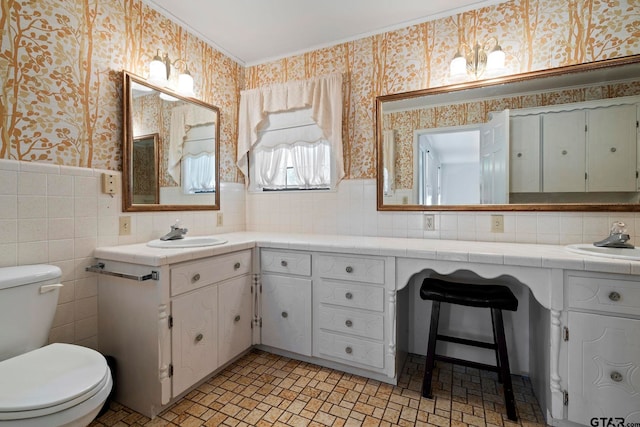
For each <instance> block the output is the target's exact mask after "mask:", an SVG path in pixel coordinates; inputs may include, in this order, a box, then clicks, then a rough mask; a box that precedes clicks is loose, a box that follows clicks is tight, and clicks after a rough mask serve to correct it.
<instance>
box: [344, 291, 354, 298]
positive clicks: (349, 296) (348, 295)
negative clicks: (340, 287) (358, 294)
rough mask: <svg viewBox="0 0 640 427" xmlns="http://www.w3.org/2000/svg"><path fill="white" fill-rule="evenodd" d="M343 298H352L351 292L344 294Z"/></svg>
mask: <svg viewBox="0 0 640 427" xmlns="http://www.w3.org/2000/svg"><path fill="white" fill-rule="evenodd" d="M344 297H345V298H346V299H351V298H353V294H352V293H351V292H347V293H346V294H344Z"/></svg>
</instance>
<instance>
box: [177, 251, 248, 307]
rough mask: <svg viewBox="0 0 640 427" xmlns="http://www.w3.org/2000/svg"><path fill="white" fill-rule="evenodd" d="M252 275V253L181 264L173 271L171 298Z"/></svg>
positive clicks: (243, 252) (239, 253) (236, 253)
mask: <svg viewBox="0 0 640 427" xmlns="http://www.w3.org/2000/svg"><path fill="white" fill-rule="evenodd" d="M248 273H251V251H250V250H246V251H241V252H233V253H230V254H226V255H219V256H216V257H212V258H207V259H203V260H198V261H194V262H189V263H185V264H179V265H178V266H176V267H173V268H172V269H171V296H175V295H179V294H182V293H184V292H188V291H191V290H193V289H198V288H201V287H203V286H206V285H209V284H211V283H216V282H221V281H223V280H226V279H230V278H232V277H237V276H241V275H243V274H248Z"/></svg>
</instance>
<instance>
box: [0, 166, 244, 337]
mask: <svg viewBox="0 0 640 427" xmlns="http://www.w3.org/2000/svg"><path fill="white" fill-rule="evenodd" d="M103 172H108V173H110V174H115V175H116V176H117V177H118V179H120V178H121V177H120V173H119V172H114V171H106V170H99V169H87V168H77V167H67V166H56V165H50V164H45V163H30V162H19V161H12V160H3V159H0V267H8V266H14V265H28V264H41V263H46V264H53V265H57V266H59V267H60V268H61V269H62V283H63V284H64V287H63V288H62V291H61V292H60V298H59V300H58V309H57V312H56V316H55V319H54V324H53V328H52V330H51V333H50V336H49V340H50V341H51V342H69V343H76V344H81V345H86V346H89V347H95V346H96V343H97V313H98V301H97V278H96V277H95V275H93V274H91V273H87V272H85V271H84V268H85V267H86V266H87V265H90V264H91V263H93V258H92V257H93V250H94V249H95V248H96V247H98V246H112V245H121V244H128V243H139V242H146V241H148V240H151V239H155V238H158V237H159V236H161V235H163V234H165V233H166V232H167V231H169V226H170V225H171V224H173V223H174V222H175V220H176V219H180V221H181V222H182V224H183V225H184V226H185V227H187V228H188V229H189V234H190V235H204V234H215V233H224V232H231V231H241V230H244V229H245V228H246V227H245V214H244V211H245V191H244V186H243V185H241V184H235V183H222V184H221V186H220V187H221V191H222V192H221V206H223V209H222V210H221V211H220V212H223V218H224V225H223V226H221V227H218V226H216V217H217V212H218V211H195V212H194V211H191V212H182V211H176V212H122V194H121V192H120V191H118V194H115V195H114V196H113V197H112V196H110V195H108V194H102V193H101V182H100V178H101V175H102V173H103ZM120 216H129V217H131V235H128V236H119V235H118V232H119V217H120Z"/></svg>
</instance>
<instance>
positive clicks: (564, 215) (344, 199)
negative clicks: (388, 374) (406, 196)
mask: <svg viewBox="0 0 640 427" xmlns="http://www.w3.org/2000/svg"><path fill="white" fill-rule="evenodd" d="M246 201H247V214H246V215H247V219H246V223H247V230H249V231H281V232H296V233H329V234H341V235H344V234H346V235H354V236H386V237H409V238H419V239H422V238H425V239H451V240H472V241H488V242H493V241H496V242H518V243H544V244H561V245H564V244H569V243H589V242H593V241H596V240H601V239H602V238H604V237H605V236H607V235H608V234H609V227H610V224H611V223H612V222H613V221H623V222H625V223H626V224H627V228H628V231H629V234H630V235H631V238H632V240H633V241H636V242H637V241H638V234H640V233H638V234H636V233H637V232H636V230H640V215H638V214H635V213H629V212H622V213H616V212H604V213H591V212H584V213H583V212H379V211H377V210H376V182H375V180H373V179H366V180H355V179H354V180H345V181H342V182H341V183H340V185H339V186H338V189H337V191H335V192H326V193H301V192H298V193H296V192H286V193H278V194H274V193H268V194H256V193H249V194H247V200H246ZM425 214H433V215H434V217H435V230H434V231H425V230H424V215H425ZM492 214H500V215H503V216H504V233H492V232H491V215H492Z"/></svg>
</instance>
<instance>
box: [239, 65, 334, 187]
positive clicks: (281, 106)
mask: <svg viewBox="0 0 640 427" xmlns="http://www.w3.org/2000/svg"><path fill="white" fill-rule="evenodd" d="M304 108H308V109H310V113H311V114H310V115H311V119H312V120H313V121H314V122H315V123H317V124H318V126H319V127H320V129H322V133H323V135H324V138H325V139H326V140H327V141H329V143H330V144H331V150H332V152H333V153H334V156H335V165H336V170H335V173H336V182H338V181H340V180H341V179H342V178H343V177H344V158H343V152H342V75H341V74H339V73H335V74H330V75H328V76H324V77H319V78H316V79H309V80H301V81H294V82H288V83H284V84H277V85H271V86H267V87H263V88H257V89H251V90H244V91H242V92H240V113H239V120H238V122H239V123H238V155H237V161H238V167H239V168H240V170H241V171H242V173H243V174H244V175H245V177H248V176H249V171H248V159H249V157H248V156H249V150H251V149H252V148H253V147H254V146H255V145H256V143H257V142H258V140H259V136H260V135H259V133H258V131H259V130H260V128H261V125H262V123H263V121H264V120H266V119H267V116H268V115H269V114H271V113H278V112H283V111H291V110H297V109H304Z"/></svg>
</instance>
